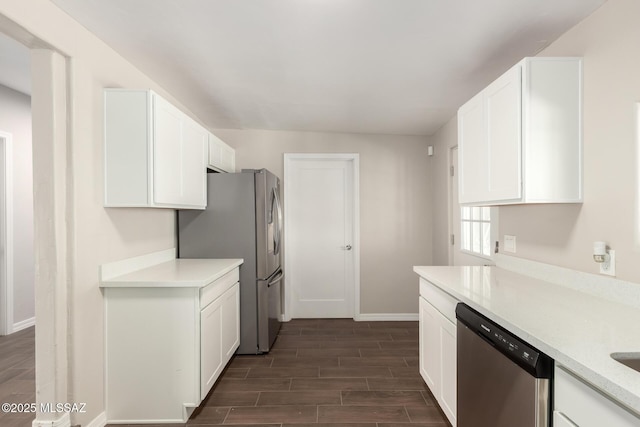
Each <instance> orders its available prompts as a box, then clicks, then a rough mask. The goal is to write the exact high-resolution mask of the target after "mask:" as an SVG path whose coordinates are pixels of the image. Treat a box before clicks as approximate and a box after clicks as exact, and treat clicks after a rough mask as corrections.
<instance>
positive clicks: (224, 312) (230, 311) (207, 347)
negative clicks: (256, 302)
mask: <svg viewBox="0 0 640 427" xmlns="http://www.w3.org/2000/svg"><path fill="white" fill-rule="evenodd" d="M239 297H240V293H239V288H238V285H235V286H234V287H232V288H231V289H229V290H228V291H227V292H225V293H224V294H223V295H222V296H221V297H220V298H218V299H216V300H215V301H213V302H212V303H210V304H209V305H208V306H206V307H205V308H204V309H203V310H202V311H201V313H200V325H201V328H202V329H201V335H202V336H203V337H208V339H207V340H203V342H202V344H201V347H200V354H201V356H200V360H201V366H202V368H201V371H200V396H202V398H203V399H204V397H205V396H206V395H207V394H208V393H209V391H210V390H211V387H213V384H214V383H215V382H216V380H217V379H218V377H219V376H220V373H222V370H223V369H224V367H225V366H226V364H227V362H228V361H229V360H230V359H231V356H233V353H234V352H235V351H236V349H237V348H238V345H239V344H240V322H239V319H240V313H239V306H240V298H239Z"/></svg>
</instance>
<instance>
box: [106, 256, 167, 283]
mask: <svg viewBox="0 0 640 427" xmlns="http://www.w3.org/2000/svg"><path fill="white" fill-rule="evenodd" d="M174 259H176V248H171V249H165V250H162V251H158V252H152V253H150V254H145V255H140V256H137V257H133V258H127V259H123V260H120V261H114V262H110V263H108V264H102V265H101V266H100V281H101V282H104V281H106V280H111V279H113V278H114V277H118V276H122V275H124V274H128V273H132V272H134V271H137V270H142V269H144V268H149V267H153V266H154V265H158V264H161V263H163V262H167V261H172V260H174Z"/></svg>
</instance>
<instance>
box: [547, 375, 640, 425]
mask: <svg viewBox="0 0 640 427" xmlns="http://www.w3.org/2000/svg"><path fill="white" fill-rule="evenodd" d="M553 422H554V427H602V426H615V427H638V426H640V417H637V416H636V415H634V414H632V413H631V412H629V411H627V410H626V409H625V408H623V407H622V406H620V405H619V404H617V403H616V402H614V401H613V400H611V399H609V398H608V397H607V396H605V395H603V394H602V393H600V392H599V391H598V390H596V389H595V388H593V387H591V386H590V385H588V384H587V383H585V382H584V381H583V380H581V379H579V378H578V377H577V376H575V375H574V374H572V373H570V372H569V371H567V370H566V369H564V368H563V367H560V366H557V365H556V369H555V377H554V411H553Z"/></svg>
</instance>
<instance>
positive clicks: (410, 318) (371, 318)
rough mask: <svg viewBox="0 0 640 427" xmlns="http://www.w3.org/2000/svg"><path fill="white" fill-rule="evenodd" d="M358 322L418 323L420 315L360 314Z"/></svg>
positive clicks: (356, 318)
mask: <svg viewBox="0 0 640 427" xmlns="http://www.w3.org/2000/svg"><path fill="white" fill-rule="evenodd" d="M355 320H356V321H358V322H417V321H418V313H360V314H358V315H356V317H355Z"/></svg>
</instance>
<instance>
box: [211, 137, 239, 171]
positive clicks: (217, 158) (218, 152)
mask: <svg viewBox="0 0 640 427" xmlns="http://www.w3.org/2000/svg"><path fill="white" fill-rule="evenodd" d="M208 159H209V160H208V162H207V167H208V168H210V169H213V170H215V171H218V172H235V171H236V151H235V150H234V149H233V148H231V147H229V146H228V145H227V144H226V143H225V142H224V141H222V140H221V139H220V138H218V137H217V136H215V135H213V134H211V133H210V134H209V156H208Z"/></svg>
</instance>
